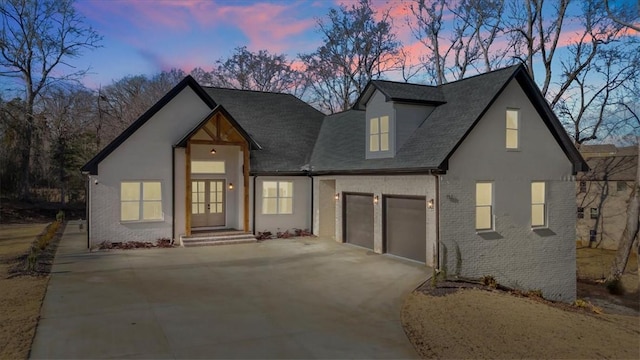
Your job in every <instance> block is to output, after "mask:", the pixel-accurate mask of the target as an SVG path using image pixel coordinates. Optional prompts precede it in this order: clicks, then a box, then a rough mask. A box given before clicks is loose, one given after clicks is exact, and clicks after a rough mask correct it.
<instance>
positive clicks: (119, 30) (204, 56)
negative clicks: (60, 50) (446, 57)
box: [72, 0, 633, 87]
mask: <svg viewBox="0 0 640 360" xmlns="http://www.w3.org/2000/svg"><path fill="white" fill-rule="evenodd" d="M355 1H356V0H279V1H278V0H270V1H266V0H260V1H258V0H77V2H76V4H75V6H76V9H77V10H78V12H79V13H80V14H82V15H83V16H84V17H85V20H86V23H87V24H88V25H90V26H92V27H93V28H94V29H95V30H96V31H97V32H98V33H99V34H100V35H102V36H103V41H102V43H101V45H102V47H100V48H99V49H96V50H93V51H85V53H84V54H83V55H82V56H81V57H80V58H78V59H74V60H73V62H72V64H73V65H74V66H77V67H79V68H87V67H90V73H89V74H88V75H87V76H86V78H85V79H84V81H83V82H84V83H85V84H86V85H87V86H89V87H97V86H100V85H103V86H104V85H108V84H110V83H111V82H112V81H114V80H118V79H120V78H122V77H124V76H126V75H137V74H146V75H151V74H155V73H158V72H159V71H161V70H169V69H171V68H180V69H183V70H184V71H185V72H189V71H191V70H192V69H193V68H194V67H202V68H203V69H205V70H211V68H212V67H213V65H214V63H215V61H216V60H217V59H219V58H226V57H228V56H229V55H231V53H232V52H233V49H234V48H235V47H238V46H247V48H248V49H249V50H250V51H258V50H261V49H266V50H268V51H270V52H271V53H285V54H287V56H288V58H289V59H291V60H293V59H294V58H295V57H296V56H297V54H299V53H306V52H311V51H314V50H315V49H316V48H317V47H318V46H319V45H320V44H321V37H320V35H319V34H318V33H317V31H316V23H317V19H318V18H322V17H324V16H325V15H326V14H327V12H328V11H329V9H330V8H331V7H336V6H338V5H339V4H346V5H350V4H352V3H353V2H355ZM621 1H633V0H621ZM373 7H374V9H376V10H379V11H381V10H383V9H387V8H391V16H392V18H393V22H394V27H395V30H396V34H397V36H398V39H399V40H400V41H401V42H402V43H403V45H404V47H405V48H407V50H409V52H410V53H411V54H413V55H414V56H416V57H417V55H419V53H420V52H421V50H422V48H423V45H422V44H420V43H419V42H418V41H417V40H416V39H415V38H414V37H413V36H412V34H411V31H410V29H409V27H408V26H407V24H406V16H407V14H409V11H408V9H407V7H406V3H405V2H403V0H373ZM571 28H572V24H566V26H565V32H564V33H563V38H562V39H561V41H562V43H564V44H566V43H568V42H569V41H570V40H571V38H572V36H575V35H574V33H575V32H572V30H571ZM574 29H575V27H574Z"/></svg>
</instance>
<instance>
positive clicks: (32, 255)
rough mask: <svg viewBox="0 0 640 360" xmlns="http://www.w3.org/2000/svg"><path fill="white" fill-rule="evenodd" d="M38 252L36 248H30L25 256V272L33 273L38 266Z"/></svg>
mask: <svg viewBox="0 0 640 360" xmlns="http://www.w3.org/2000/svg"><path fill="white" fill-rule="evenodd" d="M39 252H40V251H39V250H38V248H37V247H35V246H32V247H31V250H30V251H29V255H28V256H27V271H35V270H36V266H37V265H38V253H39Z"/></svg>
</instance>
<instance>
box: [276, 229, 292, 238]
mask: <svg viewBox="0 0 640 360" xmlns="http://www.w3.org/2000/svg"><path fill="white" fill-rule="evenodd" d="M276 237H277V238H278V239H288V238H291V237H293V234H292V233H290V232H289V230H285V231H284V232H280V231H278V232H277V233H276Z"/></svg>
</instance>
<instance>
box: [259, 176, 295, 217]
mask: <svg viewBox="0 0 640 360" xmlns="http://www.w3.org/2000/svg"><path fill="white" fill-rule="evenodd" d="M262 213H263V214H265V215H275V214H293V181H264V182H263V183H262Z"/></svg>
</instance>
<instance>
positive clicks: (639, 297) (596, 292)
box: [577, 248, 640, 312]
mask: <svg viewBox="0 0 640 360" xmlns="http://www.w3.org/2000/svg"><path fill="white" fill-rule="evenodd" d="M615 255H616V252H615V251H614V250H602V249H591V248H578V251H577V267H578V271H577V272H578V298H581V299H585V300H588V301H590V302H592V303H593V304H595V305H598V306H600V307H602V308H603V309H604V310H605V311H609V312H612V311H616V310H617V309H621V308H620V307H626V308H631V309H633V310H635V311H636V312H638V311H640V292H639V291H638V260H637V256H636V254H635V253H632V254H631V256H630V257H629V262H628V263H627V267H626V268H625V272H624V274H622V286H623V288H624V290H625V293H624V294H622V295H611V294H609V292H608V291H607V289H606V288H605V287H604V286H603V284H602V280H603V279H604V278H605V277H606V276H607V275H608V273H609V268H610V266H611V262H612V261H613V258H614V257H615ZM616 308H617V309H616Z"/></svg>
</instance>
